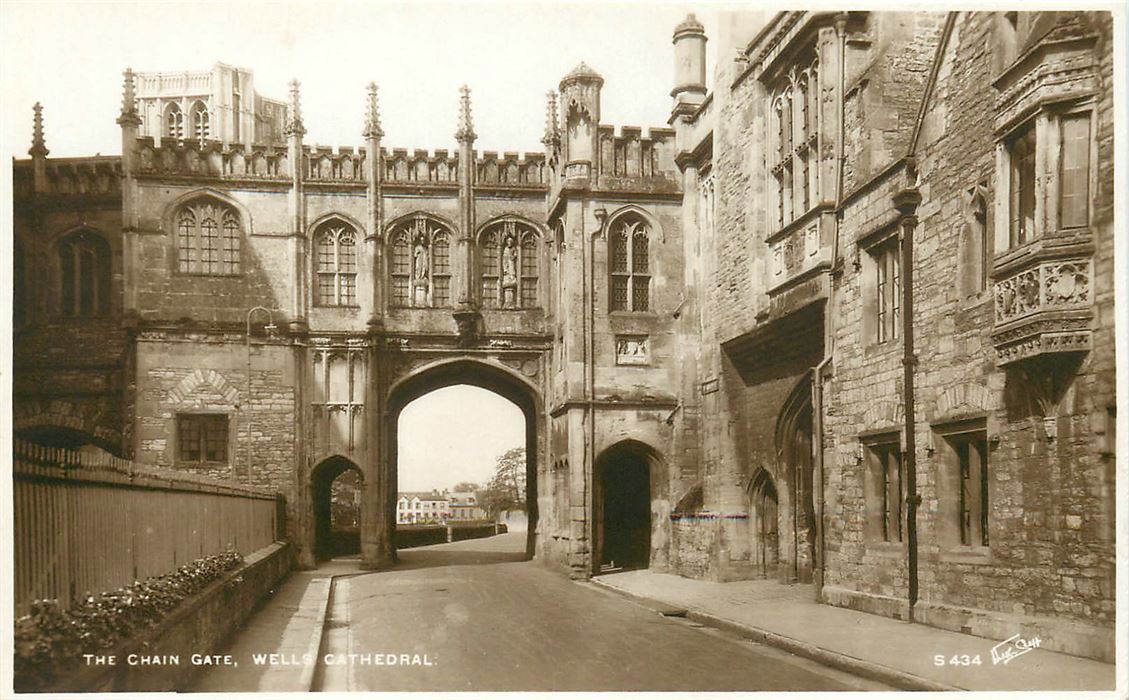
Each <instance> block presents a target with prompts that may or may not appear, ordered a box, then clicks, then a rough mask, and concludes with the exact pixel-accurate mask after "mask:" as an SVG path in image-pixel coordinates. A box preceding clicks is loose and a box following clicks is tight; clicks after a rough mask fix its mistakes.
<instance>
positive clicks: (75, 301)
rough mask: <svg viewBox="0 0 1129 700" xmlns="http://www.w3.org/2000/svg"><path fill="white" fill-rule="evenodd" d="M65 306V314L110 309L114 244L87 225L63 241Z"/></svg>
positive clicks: (61, 264)
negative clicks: (111, 262) (111, 245)
mask: <svg viewBox="0 0 1129 700" xmlns="http://www.w3.org/2000/svg"><path fill="white" fill-rule="evenodd" d="M59 267H60V270H61V275H60V281H61V283H62V284H61V292H62V294H61V310H62V313H63V315H64V316H72V317H89V316H102V315H105V314H108V313H109V312H110V246H109V244H108V243H106V239H104V238H102V237H101V236H99V235H98V234H97V233H95V232H94V231H91V230H89V229H83V230H81V231H76V232H75V233H72V234H70V235H68V236H67V237H65V238H63V240H61V241H60V242H59Z"/></svg>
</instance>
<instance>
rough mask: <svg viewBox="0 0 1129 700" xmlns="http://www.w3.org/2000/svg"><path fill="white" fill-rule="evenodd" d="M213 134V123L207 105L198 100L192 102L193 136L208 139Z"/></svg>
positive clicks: (201, 139)
mask: <svg viewBox="0 0 1129 700" xmlns="http://www.w3.org/2000/svg"><path fill="white" fill-rule="evenodd" d="M210 136H211V124H210V118H209V116H208V108H207V106H206V105H205V104H204V103H203V102H201V101H200V100H197V101H196V102H194V103H193V104H192V138H194V139H196V140H197V141H206V140H207V139H208V138H209V137H210Z"/></svg>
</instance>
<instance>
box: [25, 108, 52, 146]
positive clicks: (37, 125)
mask: <svg viewBox="0 0 1129 700" xmlns="http://www.w3.org/2000/svg"><path fill="white" fill-rule="evenodd" d="M32 110H33V111H34V112H35V116H34V117H33V120H32V128H31V148H30V149H29V150H28V153H30V154H31V155H33V156H39V155H43V156H45V155H47V154H48V153H49V152H50V151H48V150H47V142H46V140H45V139H44V138H43V105H41V104H39V103H38V102H36V103H35V106H34V107H32Z"/></svg>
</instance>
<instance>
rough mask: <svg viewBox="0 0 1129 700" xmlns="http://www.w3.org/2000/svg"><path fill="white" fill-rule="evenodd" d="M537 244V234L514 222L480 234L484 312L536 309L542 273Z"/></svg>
mask: <svg viewBox="0 0 1129 700" xmlns="http://www.w3.org/2000/svg"><path fill="white" fill-rule="evenodd" d="M538 243H539V238H538V235H537V232H536V231H534V230H533V229H532V228H530V227H528V226H524V225H522V224H520V223H518V222H516V221H503V222H501V223H498V224H495V225H493V226H491V227H489V228H487V229H486V230H485V231H483V232H482V234H481V236H480V237H479V241H478V249H479V255H478V267H479V277H480V279H481V289H482V306H483V307H484V308H488V309H499V308H501V309H517V308H522V309H532V308H536V307H537V304H538V298H537V296H538V295H537V289H538V284H539V276H540V270H541V261H540V255H541V252H540V246H539V245H538Z"/></svg>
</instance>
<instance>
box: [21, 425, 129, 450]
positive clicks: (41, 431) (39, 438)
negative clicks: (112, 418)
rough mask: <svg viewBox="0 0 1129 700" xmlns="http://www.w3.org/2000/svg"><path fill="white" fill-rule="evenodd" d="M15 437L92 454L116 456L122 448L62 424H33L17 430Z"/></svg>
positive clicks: (38, 443)
mask: <svg viewBox="0 0 1129 700" xmlns="http://www.w3.org/2000/svg"><path fill="white" fill-rule="evenodd" d="M15 437H17V438H19V439H21V440H27V441H28V442H34V443H35V444H37V445H46V446H47V447H59V448H62V449H64V450H75V451H77V452H86V453H88V454H92V455H98V454H102V453H107V454H110V455H113V456H115V457H120V456H121V450H120V449H118V446H117V445H114V444H112V443H110V442H108V441H106V440H101V439H99V438H97V437H95V436H94V435H91V434H90V433H88V432H86V431H84V430H78V429H76V428H68V427H66V426H61V425H33V426H28V427H26V428H20V429H17V430H16V431H15Z"/></svg>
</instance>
